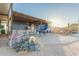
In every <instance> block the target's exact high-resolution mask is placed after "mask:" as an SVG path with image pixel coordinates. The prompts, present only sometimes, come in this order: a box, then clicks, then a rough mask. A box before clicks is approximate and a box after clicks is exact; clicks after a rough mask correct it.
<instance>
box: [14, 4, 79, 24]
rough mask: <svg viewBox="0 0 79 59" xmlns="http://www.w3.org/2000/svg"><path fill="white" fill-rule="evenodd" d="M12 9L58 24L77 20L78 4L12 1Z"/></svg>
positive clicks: (78, 14) (78, 15)
mask: <svg viewBox="0 0 79 59" xmlns="http://www.w3.org/2000/svg"><path fill="white" fill-rule="evenodd" d="M13 9H14V10H15V11H18V12H21V13H24V14H27V15H31V16H34V17H38V18H43V19H46V20H51V21H52V22H53V24H54V25H59V26H63V25H66V24H68V23H74V22H78V19H79V4H64V3H63V4H58V3H57V4H56V3H14V4H13Z"/></svg>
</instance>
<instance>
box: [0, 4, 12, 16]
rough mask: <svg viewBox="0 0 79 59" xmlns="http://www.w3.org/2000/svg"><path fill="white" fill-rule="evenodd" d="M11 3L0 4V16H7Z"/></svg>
mask: <svg viewBox="0 0 79 59" xmlns="http://www.w3.org/2000/svg"><path fill="white" fill-rule="evenodd" d="M10 6H11V3H0V15H8V13H9V9H10Z"/></svg>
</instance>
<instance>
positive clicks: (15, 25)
mask: <svg viewBox="0 0 79 59" xmlns="http://www.w3.org/2000/svg"><path fill="white" fill-rule="evenodd" d="M26 26H27V25H26V24H25V23H21V22H16V21H13V22H12V30H25V28H26Z"/></svg>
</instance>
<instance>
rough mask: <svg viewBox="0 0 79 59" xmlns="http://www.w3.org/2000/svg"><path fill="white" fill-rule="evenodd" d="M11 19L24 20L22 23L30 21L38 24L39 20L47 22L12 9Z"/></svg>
mask: <svg viewBox="0 0 79 59" xmlns="http://www.w3.org/2000/svg"><path fill="white" fill-rule="evenodd" d="M13 21H18V22H24V23H30V24H31V23H32V24H40V23H41V22H42V23H43V24H44V23H47V21H46V20H43V19H40V18H36V17H33V16H30V15H26V14H23V13H20V12H16V11H13Z"/></svg>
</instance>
